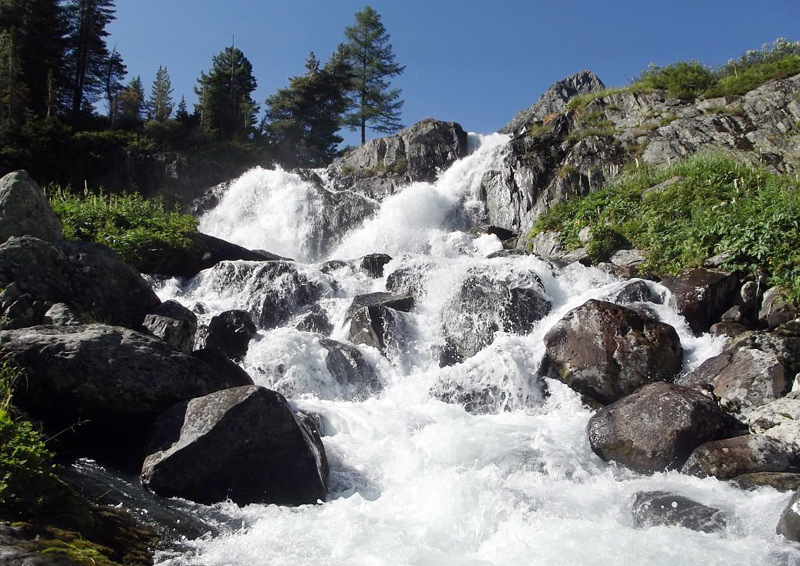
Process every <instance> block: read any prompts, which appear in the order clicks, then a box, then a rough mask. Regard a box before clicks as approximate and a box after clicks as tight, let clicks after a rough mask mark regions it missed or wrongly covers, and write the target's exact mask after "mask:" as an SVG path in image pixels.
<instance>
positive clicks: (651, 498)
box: [631, 491, 727, 533]
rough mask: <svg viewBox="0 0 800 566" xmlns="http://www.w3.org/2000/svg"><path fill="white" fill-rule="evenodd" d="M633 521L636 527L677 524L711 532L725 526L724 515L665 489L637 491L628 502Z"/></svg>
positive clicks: (717, 510)
mask: <svg viewBox="0 0 800 566" xmlns="http://www.w3.org/2000/svg"><path fill="white" fill-rule="evenodd" d="M631 514H632V515H633V522H634V524H635V525H636V526H637V527H657V526H661V525H665V526H678V527H685V528H687V529H692V530H693V531H701V532H704V533H714V532H718V531H722V530H724V529H725V527H726V525H727V521H726V520H725V514H724V513H723V512H722V511H720V510H719V509H715V508H713V507H707V506H706V505H702V504H700V503H697V502H696V501H692V500H691V499H688V498H686V497H683V496H682V495H676V494H674V493H669V492H666V491H640V492H638V493H637V494H636V495H635V496H634V499H633V503H632V504H631Z"/></svg>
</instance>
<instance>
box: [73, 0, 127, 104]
mask: <svg viewBox="0 0 800 566" xmlns="http://www.w3.org/2000/svg"><path fill="white" fill-rule="evenodd" d="M64 10H65V14H66V20H67V25H68V27H67V59H66V63H67V65H66V68H67V73H68V75H67V79H66V86H67V90H68V92H67V97H68V107H69V110H70V112H71V113H72V114H75V115H77V114H79V113H80V112H81V111H91V107H92V104H94V103H95V102H96V101H97V100H98V99H99V98H100V97H101V96H102V95H103V94H104V92H105V81H104V77H105V71H106V70H107V64H108V59H109V57H110V54H109V52H108V48H107V47H106V42H105V38H106V37H107V36H108V32H107V31H106V26H107V25H108V24H110V23H111V22H112V21H113V20H114V19H115V16H114V0H67V1H66V2H65V4H64ZM120 61H121V59H120Z"/></svg>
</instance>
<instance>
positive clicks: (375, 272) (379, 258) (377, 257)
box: [359, 254, 392, 279]
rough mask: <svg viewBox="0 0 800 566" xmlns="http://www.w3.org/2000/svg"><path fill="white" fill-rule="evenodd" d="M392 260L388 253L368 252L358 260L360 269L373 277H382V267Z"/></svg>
mask: <svg viewBox="0 0 800 566" xmlns="http://www.w3.org/2000/svg"><path fill="white" fill-rule="evenodd" d="M390 261H392V256H390V255H388V254H369V255H365V256H364V257H362V258H361V259H360V260H359V264H360V266H361V269H363V270H364V271H366V272H367V273H368V274H369V276H370V277H372V278H373V279H379V278H381V277H383V268H384V267H385V266H386V264H387V263H389V262H390Z"/></svg>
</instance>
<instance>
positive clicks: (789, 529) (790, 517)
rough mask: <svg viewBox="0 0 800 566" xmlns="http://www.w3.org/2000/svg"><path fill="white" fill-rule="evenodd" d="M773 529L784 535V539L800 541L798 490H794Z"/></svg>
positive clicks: (799, 499) (799, 493) (799, 498)
mask: <svg viewBox="0 0 800 566" xmlns="http://www.w3.org/2000/svg"><path fill="white" fill-rule="evenodd" d="M775 531H776V532H777V533H778V534H779V535H783V536H784V537H786V540H789V541H791V542H800V490H798V491H797V492H795V494H794V495H793V496H792V499H791V501H789V504H788V505H787V506H786V509H784V510H783V514H781V518H780V521H778V526H777V528H776V529H775Z"/></svg>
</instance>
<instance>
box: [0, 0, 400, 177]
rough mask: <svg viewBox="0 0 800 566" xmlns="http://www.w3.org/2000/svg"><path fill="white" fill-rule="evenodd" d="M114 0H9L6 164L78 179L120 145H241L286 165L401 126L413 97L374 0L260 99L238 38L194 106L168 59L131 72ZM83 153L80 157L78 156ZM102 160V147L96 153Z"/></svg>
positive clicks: (3, 14)
mask: <svg viewBox="0 0 800 566" xmlns="http://www.w3.org/2000/svg"><path fill="white" fill-rule="evenodd" d="M114 19H115V8H114V0H0V167H2V169H3V173H4V172H7V171H10V170H13V169H16V168H27V169H31V170H34V171H36V172H37V173H38V174H37V176H38V178H39V179H40V180H43V181H56V182H59V181H63V180H64V178H69V179H71V180H72V179H74V177H75V175H74V173H75V171H76V169H75V168H76V167H77V163H80V164H81V167H82V168H83V169H81V170H82V171H83V170H85V169H86V168H87V167H88V168H90V169H91V167H92V164H88V165H87V163H86V161H87V160H91V159H92V156H95V157H97V156H98V155H100V154H102V153H103V152H104V150H108V149H109V148H115V147H116V148H125V149H129V150H134V151H139V152H145V153H147V152H159V151H182V152H202V151H208V150H209V149H210V148H212V149H216V150H219V149H220V148H223V150H224V148H235V149H236V151H238V152H239V153H245V154H247V155H249V156H251V157H252V156H256V155H258V156H259V157H260V159H261V160H262V161H265V160H266V161H271V162H274V163H278V164H281V165H283V166H284V167H298V166H300V167H318V166H323V165H325V164H327V163H329V162H330V161H331V160H332V159H333V158H335V157H336V155H337V154H338V153H339V152H340V150H339V144H341V143H342V141H343V138H342V137H341V136H340V135H339V132H340V131H341V130H342V129H343V128H351V129H353V130H357V131H359V132H360V136H361V143H362V144H363V143H364V142H365V140H366V132H367V130H373V131H376V132H379V133H382V134H385V133H393V132H396V131H398V130H400V129H401V128H402V127H403V125H402V123H401V120H400V117H401V111H402V107H403V100H402V98H401V91H400V89H397V88H392V87H391V79H392V78H394V77H396V76H398V75H400V74H402V72H403V71H404V67H403V66H400V65H398V64H397V63H396V61H395V56H394V52H393V49H392V45H391V44H390V43H389V34H388V33H387V31H386V29H385V27H384V26H383V24H382V22H381V19H380V15H379V14H378V13H377V12H376V11H375V10H374V9H372V8H371V7H370V6H367V7H365V8H364V9H363V10H362V11H361V12H359V13H357V14H355V21H354V23H353V25H352V26H349V27H347V28H346V29H345V30H344V35H345V41H344V42H343V43H341V44H339V45H338V46H337V47H336V49H335V50H334V51H333V53H332V54H331V55H330V57H329V58H328V59H327V61H325V62H324V63H323V62H321V61H320V60H319V59H317V57H316V55H315V54H314V53H310V54H309V56H308V58H307V60H306V62H305V73H304V74H302V75H300V76H296V77H290V78H289V81H288V84H287V85H286V86H285V87H284V88H281V89H279V90H278V91H277V92H275V93H274V94H273V95H271V96H269V97H268V98H267V99H266V100H265V101H264V113H263V117H262V118H261V120H259V119H258V118H259V115H260V112H261V107H260V105H259V104H258V103H257V102H256V101H255V100H254V99H253V93H254V91H255V89H256V86H257V82H256V78H255V75H254V71H253V67H252V65H251V63H250V61H249V60H248V59H247V57H246V56H245V54H244V53H243V52H242V51H241V50H240V49H238V48H237V47H234V46H229V47H226V48H224V49H223V50H222V51H221V52H220V53H218V54H217V55H215V56H214V57H213V58H212V61H211V67H210V68H209V69H208V70H207V71H203V72H201V73H200V76H199V77H198V79H197V85H196V87H195V89H194V93H195V94H196V96H197V102H196V103H195V104H194V105H193V108H192V109H191V110H190V109H189V107H188V105H187V103H186V99H185V97H184V96H181V98H180V100H179V101H177V102H176V99H175V96H174V90H173V88H172V84H171V80H170V75H169V71H168V70H167V68H166V67H164V66H161V67H159V69H158V71H157V72H156V77H155V80H154V81H153V83H152V85H151V87H150V89H149V92H145V85H144V84H143V83H142V80H141V77H139V76H134V77H131V78H129V79H128V81H127V83H124V82H123V81H124V80H125V79H126V78H127V75H128V73H127V67H126V65H125V62H124V60H123V57H122V55H121V54H120V53H119V52H118V51H117V50H116V48H110V47H109V45H108V42H107V39H108V36H109V34H108V31H107V28H108V25H109V24H110V23H111V22H112V21H114ZM76 160H77V162H76ZM96 161H97V163H95V164H94V166H96V167H102V166H103V165H102V163H101V161H102V159H96Z"/></svg>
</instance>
